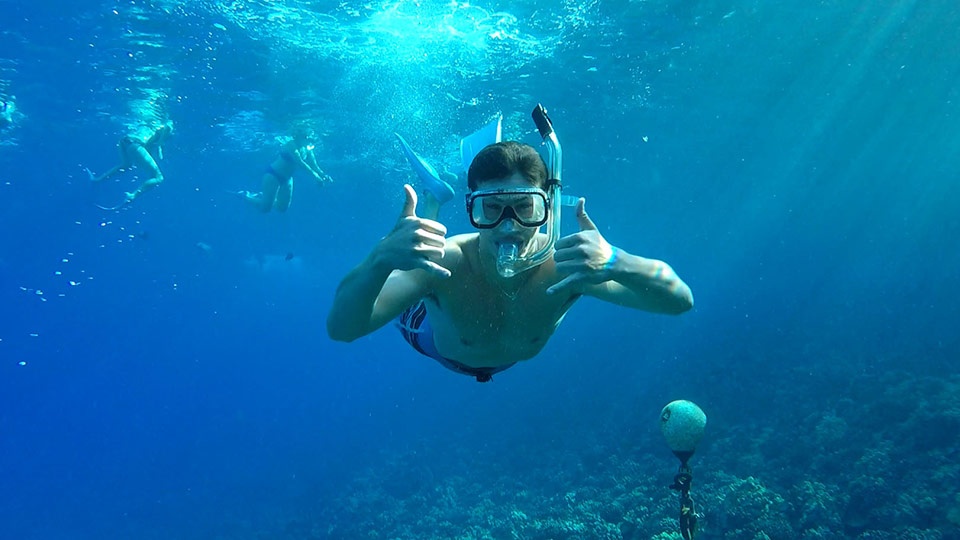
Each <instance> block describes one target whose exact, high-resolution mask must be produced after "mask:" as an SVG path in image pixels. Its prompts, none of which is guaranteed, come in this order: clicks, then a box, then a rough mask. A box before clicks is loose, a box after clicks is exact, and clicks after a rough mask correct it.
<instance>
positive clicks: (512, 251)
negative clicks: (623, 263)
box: [497, 103, 563, 277]
mask: <svg viewBox="0 0 960 540" xmlns="http://www.w3.org/2000/svg"><path fill="white" fill-rule="evenodd" d="M531 116H533V122H534V123H535V124H536V125H537V131H539V132H540V137H542V138H543V144H544V145H545V146H546V147H547V159H546V160H544V161H545V162H546V164H547V175H548V178H547V185H546V186H545V191H546V192H547V196H548V198H549V207H550V210H549V212H550V214H549V219H548V220H547V223H546V225H547V231H546V235H547V241H546V242H545V243H544V244H543V247H541V248H540V249H539V250H537V251H535V252H533V253H529V254H527V255H524V256H522V257H521V256H520V255H519V253H518V252H519V247H518V246H517V245H516V244H501V245H500V249H499V250H498V252H497V273H499V274H500V275H501V276H502V277H512V276H515V275H517V274H519V273H521V272H523V271H525V270H529V269H531V268H533V267H535V266H540V265H541V264H543V263H544V262H546V260H547V259H549V258H550V257H552V256H553V245H554V244H556V243H557V240H558V239H559V238H560V208H561V207H562V206H563V203H562V201H563V198H562V197H561V196H560V188H561V185H560V173H561V165H562V162H563V151H562V150H561V148H560V140H559V139H558V138H557V132H556V131H554V130H553V123H552V122H551V121H550V117H549V116H547V110H546V109H544V108H543V105H541V104H539V103H538V104H537V106H536V107H534V109H533V112H532V113H531Z"/></svg>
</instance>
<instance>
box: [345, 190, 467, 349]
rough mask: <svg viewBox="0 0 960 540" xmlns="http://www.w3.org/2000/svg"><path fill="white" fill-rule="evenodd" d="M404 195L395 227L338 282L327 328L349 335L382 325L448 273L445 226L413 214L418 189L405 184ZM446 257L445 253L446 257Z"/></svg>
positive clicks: (361, 333)
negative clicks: (414, 189)
mask: <svg viewBox="0 0 960 540" xmlns="http://www.w3.org/2000/svg"><path fill="white" fill-rule="evenodd" d="M404 190H405V192H406V200H405V202H404V207H403V212H402V213H401V215H400V219H399V220H398V221H397V225H396V226H395V227H394V228H393V231H391V232H390V234H388V235H387V236H385V237H384V238H383V239H382V240H380V242H379V243H378V244H377V246H376V247H375V248H374V249H373V251H372V252H371V253H370V255H369V256H367V258H366V259H365V260H364V261H363V262H362V263H360V264H359V265H358V266H357V267H356V268H354V269H353V270H351V271H350V273H349V274H347V276H346V277H345V278H344V279H343V281H342V282H341V283H340V286H339V287H337V294H336V296H335V297H334V300H333V307H332V308H331V309H330V314H329V315H328V316H327V333H328V334H329V335H330V337H331V338H332V339H335V340H337V341H353V340H355V339H357V338H359V337H362V336H365V335H367V334H369V333H371V332H373V331H374V330H376V329H378V328H380V327H381V326H383V325H384V324H386V323H387V322H388V321H390V320H391V319H393V318H394V317H396V316H397V315H399V314H400V313H401V312H403V310H404V309H406V308H407V307H409V306H411V305H413V303H414V302H416V301H417V300H419V299H420V298H422V297H424V296H426V295H427V294H429V293H430V291H431V290H432V289H433V286H434V284H435V283H436V280H437V279H443V278H446V277H449V276H450V270H448V269H447V268H446V267H444V266H442V265H441V263H444V264H451V263H450V262H449V261H450V260H452V259H453V258H452V257H451V258H447V257H445V254H446V250H445V245H446V242H445V240H444V235H445V234H446V233H447V229H446V227H444V226H443V225H442V224H440V223H438V222H436V221H433V220H429V219H423V218H419V217H417V215H416V206H417V195H416V192H415V191H413V188H412V187H410V186H404ZM444 259H447V261H446V262H445V261H444Z"/></svg>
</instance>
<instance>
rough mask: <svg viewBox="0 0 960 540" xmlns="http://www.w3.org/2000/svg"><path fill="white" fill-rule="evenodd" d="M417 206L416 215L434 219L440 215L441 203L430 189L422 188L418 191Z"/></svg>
mask: <svg viewBox="0 0 960 540" xmlns="http://www.w3.org/2000/svg"><path fill="white" fill-rule="evenodd" d="M417 206H418V208H417V215H418V216H420V217H423V218H426V219H432V220H434V221H436V220H437V218H438V217H440V207H441V206H443V203H441V202H440V201H438V200H437V198H436V197H435V196H434V195H433V193H432V192H431V191H430V190H428V189H424V190H423V191H421V192H420V198H419V200H418V201H417Z"/></svg>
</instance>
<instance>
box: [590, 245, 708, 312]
mask: <svg viewBox="0 0 960 540" xmlns="http://www.w3.org/2000/svg"><path fill="white" fill-rule="evenodd" d="M612 249H613V255H612V257H611V260H610V262H609V264H608V266H609V268H608V269H607V275H608V276H609V277H608V279H607V281H604V282H602V283H598V284H595V285H593V284H588V285H586V286H584V287H583V290H582V292H583V294H585V295H588V296H593V297H596V298H599V299H601V300H605V301H607V302H612V303H614V304H619V305H621V306H626V307H630V308H634V309H642V310H644V311H652V312H654V313H667V314H671V315H679V314H681V313H683V312H685V311H689V310H690V309H691V308H693V293H692V292H691V291H690V287H688V286H687V284H686V283H684V282H683V280H682V279H680V276H678V275H677V274H676V273H675V272H674V271H673V268H671V267H670V265H669V264H667V263H665V262H663V261H658V260H656V259H647V258H644V257H640V256H637V255H631V254H629V253H627V252H625V251H623V250H622V249H619V248H612Z"/></svg>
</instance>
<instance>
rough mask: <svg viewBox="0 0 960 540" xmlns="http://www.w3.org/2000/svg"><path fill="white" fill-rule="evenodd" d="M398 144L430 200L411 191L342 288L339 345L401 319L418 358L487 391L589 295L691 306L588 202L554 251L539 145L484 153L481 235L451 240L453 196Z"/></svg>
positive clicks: (658, 264)
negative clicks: (538, 257)
mask: <svg viewBox="0 0 960 540" xmlns="http://www.w3.org/2000/svg"><path fill="white" fill-rule="evenodd" d="M535 112H536V111H535ZM548 121H549V119H548ZM551 129H552V128H551ZM496 131H497V134H498V135H499V131H500V130H499V120H498V123H497V130H496ZM542 132H543V130H541V133H542ZM478 133H479V132H478ZM398 137H399V136H398ZM496 139H497V140H499V136H497V137H496ZM554 140H555V139H554ZM465 141H466V139H465ZM400 142H401V144H402V145H403V147H404V150H405V152H406V153H407V157H408V158H410V161H411V163H412V164H413V165H414V168H415V169H416V170H417V171H418V173H419V174H420V177H421V178H422V179H423V180H424V181H425V187H426V190H425V192H424V193H423V199H422V200H419V201H418V197H417V193H416V192H415V191H414V189H413V188H412V187H411V186H410V185H404V187H403V189H404V192H405V201H404V204H403V210H402V211H401V214H400V218H399V220H398V221H397V224H396V226H394V228H393V230H392V231H391V232H390V233H389V234H387V236H385V237H384V238H383V239H381V240H380V242H379V243H377V245H376V246H374V248H373V251H371V252H370V254H369V255H368V256H367V257H366V259H364V260H363V261H362V262H361V263H360V264H359V265H358V266H357V267H356V268H354V269H353V270H351V271H350V272H349V273H348V274H347V275H346V277H344V279H343V281H342V282H341V283H340V285H339V287H338V288H337V293H336V296H335V298H334V302H333V307H332V308H331V310H330V313H329V315H328V318H327V332H328V334H329V335H330V337H331V338H332V339H334V340H337V341H353V340H355V339H357V338H359V337H362V336H365V335H367V334H370V333H371V332H373V331H375V330H377V329H379V328H380V327H382V326H383V325H385V324H387V323H388V322H390V321H391V320H394V319H397V320H398V326H399V327H400V330H401V333H402V334H403V336H404V338H405V339H406V340H407V341H408V342H409V343H410V344H411V345H412V346H413V347H414V348H415V349H416V350H417V351H418V352H420V353H421V354H424V355H426V356H429V357H431V358H433V359H435V360H437V361H438V362H440V363H441V364H442V365H444V366H445V367H447V368H449V369H451V370H453V371H456V372H458V373H462V374H465V375H469V376H472V377H475V378H476V380H477V381H479V382H487V381H489V380H490V379H491V377H492V376H493V375H494V374H496V373H499V372H501V371H503V370H505V369H507V368H509V367H511V366H513V365H515V364H516V363H517V362H520V361H523V360H529V359H531V358H533V357H534V356H536V355H537V354H538V353H539V352H540V351H541V350H542V349H543V347H544V346H545V345H546V343H547V340H548V339H549V338H550V336H551V335H552V334H553V332H554V331H555V330H556V328H557V326H559V324H560V322H561V321H562V320H563V317H564V315H565V314H566V312H567V310H568V309H570V307H571V306H572V305H573V303H574V302H576V301H577V299H579V298H580V297H581V296H584V295H586V296H592V297H594V298H599V299H600V300H604V301H607V302H611V303H614V304H618V305H621V306H626V307H630V308H633V309H639V310H644V311H650V312H654V313H665V314H680V313H683V312H685V311H687V310H689V309H691V308H692V307H693V295H692V293H691V291H690V288H689V287H688V286H687V285H686V284H685V283H684V282H683V280H681V279H680V278H679V277H678V276H677V274H676V273H675V272H674V271H673V269H672V268H671V267H670V266H669V265H668V264H667V263H665V262H663V261H659V260H656V259H648V258H644V257H640V256H637V255H632V254H629V253H627V252H626V251H623V250H622V249H620V248H617V247H614V246H611V245H610V244H609V243H608V242H607V241H606V240H605V239H604V238H603V236H602V235H601V234H600V232H599V231H598V230H597V226H596V225H595V224H594V223H593V220H592V219H591V218H590V217H589V216H588V215H587V213H586V211H585V210H584V204H585V201H584V199H582V198H581V199H579V200H578V201H577V202H576V215H577V222H578V223H579V228H580V231H579V232H577V233H575V234H572V235H569V236H566V237H564V238H560V239H559V240H557V241H556V243H555V245H554V246H552V247H553V249H552V250H550V246H549V245H548V244H549V242H550V236H549V235H548V234H544V233H542V232H540V228H541V227H542V226H543V225H544V224H546V223H548V221H549V220H550V219H551V216H550V213H551V211H554V210H558V209H559V205H558V204H557V205H552V204H551V200H550V199H551V196H553V197H559V189H552V187H553V186H555V185H557V183H556V182H555V181H554V182H552V180H554V179H556V178H557V177H556V176H554V175H551V174H548V167H547V165H546V163H545V162H544V160H543V158H541V157H540V155H539V154H538V153H537V151H536V149H534V148H533V147H532V146H529V145H526V144H522V143H518V142H513V141H507V142H496V143H494V144H490V145H488V146H485V147H483V148H482V150H480V151H479V153H477V154H476V157H475V158H473V159H472V161H470V162H469V169H468V172H467V184H468V187H469V189H470V193H469V194H468V195H467V200H466V203H467V214H468V215H469V217H470V222H471V224H472V225H473V226H474V228H476V229H477V231H476V232H473V233H468V234H459V235H456V236H452V237H449V238H447V237H446V235H447V228H446V227H445V226H444V225H443V224H442V223H440V222H438V221H437V220H436V219H437V216H438V213H439V208H440V205H441V204H442V203H444V202H446V201H447V200H449V199H451V198H452V196H453V190H452V188H450V186H449V185H447V184H446V183H444V182H443V181H441V180H440V179H439V177H438V176H437V174H436V171H434V170H433V168H432V167H430V166H429V165H428V164H426V162H424V161H423V160H422V159H421V158H420V157H419V156H417V155H416V154H415V153H413V151H412V150H410V149H409V147H408V146H407V145H406V142H405V141H403V139H402V138H401V139H400ZM464 161H465V162H466V161H467V158H466V157H465V158H464ZM550 172H553V171H550ZM551 176H552V177H553V178H550V177H551ZM418 202H419V203H420V205H421V206H420V210H421V212H420V215H418V214H417V205H418ZM551 207H552V208H551ZM557 231H559V226H558V227H557ZM547 250H549V251H547ZM551 252H552V257H550V256H547V257H546V258H545V259H544V260H543V262H539V261H538V264H536V265H534V266H532V267H528V268H523V266H522V265H521V266H520V267H519V268H518V271H516V272H512V271H506V272H504V269H503V268H502V267H503V266H504V265H506V264H508V263H509V262H510V261H509V260H508V263H504V262H503V260H504V257H505V255H504V254H505V253H507V254H511V253H512V254H513V256H514V259H516V260H520V261H523V260H528V259H530V257H531V255H532V254H534V253H545V254H547V255H549V253H551ZM507 257H509V255H507ZM514 259H510V260H514ZM498 263H499V264H500V266H501V268H500V269H499V270H498ZM504 274H507V275H504Z"/></svg>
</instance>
